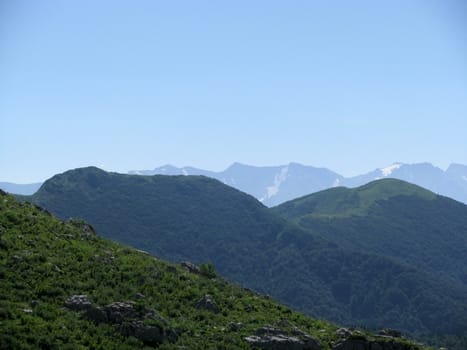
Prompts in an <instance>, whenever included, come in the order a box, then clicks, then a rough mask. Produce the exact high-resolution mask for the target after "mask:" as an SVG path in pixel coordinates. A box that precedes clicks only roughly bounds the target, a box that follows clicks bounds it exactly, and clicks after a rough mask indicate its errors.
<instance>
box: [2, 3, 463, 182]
mask: <svg viewBox="0 0 467 350" xmlns="http://www.w3.org/2000/svg"><path fill="white" fill-rule="evenodd" d="M466 4H467V2H465V1H462V0H457V1H455V0H442V1H441V0H438V1H432V0H423V1H419V0H411V1H407V0H391V1H369V0H368V1H360V0H354V1H343V0H342V1H339V0H335V1H327V0H323V1H318V0H315V1H313V0H307V1H305V0H303V1H296V0H287V1H285V0H284V1H274V0H267V1H253V0H248V1H243V0H236V1H203V0H199V1H191V0H190V1H188V0H187V1H182V0H174V1H156V0H154V1H144V0H135V1H118V0H112V1H110V0H109V1H106V0H102V1H94V0H93V1H87V0H80V1H78V0H70V1H62V0H56V1H52V0H42V1H33V0H15V1H5V0H3V1H2V0H0V132H1V134H0V181H10V182H15V183H30V182H37V181H44V180H46V179H47V178H49V177H51V176H53V175H54V174H56V173H60V172H63V171H66V170H68V169H72V168H77V167H83V166H89V165H94V166H98V167H100V168H102V169H105V170H109V171H118V172H127V171H129V170H135V169H153V168H155V167H158V166H161V165H164V164H172V165H175V166H195V167H198V168H204V169H207V170H214V171H220V170H223V169H225V168H226V167H228V166H229V165H230V164H231V163H233V162H240V163H245V164H250V165H258V166H262V165H281V164H287V163H289V162H299V163H302V164H305V165H313V166H320V167H327V168H329V169H332V170H333V171H336V172H338V173H340V174H342V175H345V176H351V175H356V174H359V173H363V172H367V171H370V170H373V169H375V168H378V167H383V166H387V165H389V164H391V163H394V162H404V163H417V162H431V163H432V164H434V165H436V166H439V167H441V168H442V169H445V168H446V167H447V166H448V165H449V164H450V163H462V164H467V5H466Z"/></svg>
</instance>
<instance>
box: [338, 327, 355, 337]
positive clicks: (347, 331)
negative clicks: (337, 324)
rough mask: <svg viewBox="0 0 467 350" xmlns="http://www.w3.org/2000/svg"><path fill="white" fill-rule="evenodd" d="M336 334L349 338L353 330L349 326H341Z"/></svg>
mask: <svg viewBox="0 0 467 350" xmlns="http://www.w3.org/2000/svg"><path fill="white" fill-rule="evenodd" d="M336 334H337V335H338V336H339V337H340V338H348V337H350V336H351V335H352V331H351V330H350V329H348V328H339V329H338V330H337V331H336Z"/></svg>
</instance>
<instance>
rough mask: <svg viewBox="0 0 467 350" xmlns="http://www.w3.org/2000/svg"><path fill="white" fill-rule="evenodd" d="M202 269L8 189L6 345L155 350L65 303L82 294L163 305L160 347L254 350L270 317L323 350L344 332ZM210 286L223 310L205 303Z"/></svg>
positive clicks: (2, 240)
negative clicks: (100, 233)
mask: <svg viewBox="0 0 467 350" xmlns="http://www.w3.org/2000/svg"><path fill="white" fill-rule="evenodd" d="M201 272H202V273H201V274H193V273H190V272H188V271H187V270H185V269H183V268H182V267H180V266H176V265H173V264H169V263H166V262H164V261H162V260H159V259H157V258H154V257H152V256H150V255H148V254H147V253H145V252H141V251H138V250H135V249H132V248H127V247H125V246H122V245H119V244H116V243H113V242H111V241H107V240H105V239H101V238H99V237H97V236H96V235H95V233H94V231H93V228H92V227H91V226H89V225H87V224H86V223H85V222H83V221H80V220H72V221H68V222H66V223H65V222H60V221H58V220H57V219H55V218H54V217H52V216H50V214H49V213H47V212H46V211H44V210H42V209H40V208H37V207H35V206H34V205H32V204H29V203H19V202H17V201H15V200H14V199H13V197H11V196H8V195H5V194H1V195H0V277H1V280H2V283H1V285H0V320H1V321H0V349H117V348H118V349H141V348H148V349H149V348H150V346H148V345H147V344H145V343H144V342H143V341H142V340H141V339H138V338H137V337H133V336H125V335H123V334H122V333H121V331H119V330H118V327H117V326H116V325H113V324H108V323H102V322H100V323H99V322H94V321H91V320H89V319H88V318H87V317H85V316H84V315H86V313H84V314H83V312H79V311H74V310H72V309H70V308H67V307H65V304H66V302H67V298H69V297H70V296H71V295H77V294H79V295H83V294H84V295H87V296H88V297H89V298H90V299H91V300H92V302H93V304H94V305H100V306H104V305H108V304H109V303H113V302H116V301H125V302H133V304H132V305H134V308H135V310H150V309H153V310H156V311H157V314H158V315H160V318H159V319H157V320H155V321H152V320H148V321H145V325H146V326H160V325H161V324H164V326H165V327H168V326H170V327H171V328H172V329H173V330H174V332H175V333H176V334H177V336H176V341H175V342H173V340H172V341H167V342H164V343H162V344H153V345H154V346H158V347H159V348H160V349H182V348H183V349H184V348H189V349H249V348H250V345H249V344H248V343H246V342H245V340H244V338H245V337H247V336H250V335H252V334H253V333H254V332H255V330H257V329H258V328H260V327H264V326H266V325H272V326H276V327H281V329H283V330H284V331H292V330H294V329H295V327H298V328H299V329H300V330H301V331H304V332H306V333H308V334H310V335H312V336H313V337H315V338H316V339H318V340H319V341H320V343H321V345H322V347H323V349H330V348H331V346H332V344H334V343H335V342H336V341H337V340H338V336H337V334H336V329H337V327H336V326H335V325H332V324H330V323H327V322H324V321H320V320H314V319H311V318H308V317H305V316H304V315H302V314H300V313H297V312H294V311H292V310H290V309H289V308H287V307H285V306H282V305H280V304H277V303H275V302H274V301H272V300H271V299H270V298H269V297H267V296H262V295H259V294H256V293H254V292H252V291H248V290H245V289H244V288H242V287H240V286H236V285H233V284H230V283H227V282H226V281H225V280H223V279H222V278H219V277H215V278H210V277H213V276H214V275H215V272H214V269H213V266H212V265H209V264H205V265H202V266H201ZM206 273H207V274H208V276H206ZM207 294H209V295H210V296H211V297H212V299H213V300H215V302H216V304H217V307H218V309H219V311H218V312H212V311H210V310H207V309H203V308H199V307H197V304H198V303H199V300H200V299H202V298H203V296H206V295H207ZM158 317H159V316H158ZM167 325H168V326H167ZM232 325H233V326H232ZM365 337H366V338H368V339H372V338H373V337H372V336H371V335H368V334H367V335H365ZM408 344H409V347H410V348H413V349H419V347H417V346H414V345H413V344H412V345H410V343H408Z"/></svg>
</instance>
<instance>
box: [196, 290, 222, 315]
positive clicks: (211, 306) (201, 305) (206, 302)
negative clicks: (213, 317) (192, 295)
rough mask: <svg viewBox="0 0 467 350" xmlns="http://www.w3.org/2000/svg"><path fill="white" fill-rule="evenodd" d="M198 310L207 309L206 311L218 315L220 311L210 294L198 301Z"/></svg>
mask: <svg viewBox="0 0 467 350" xmlns="http://www.w3.org/2000/svg"><path fill="white" fill-rule="evenodd" d="M196 308H197V309H205V310H208V311H211V312H214V313H218V312H219V311H220V310H219V307H218V306H217V304H216V302H215V301H214V299H213V298H212V296H211V295H209V294H206V295H205V296H204V297H202V298H201V299H200V300H198V302H197V303H196Z"/></svg>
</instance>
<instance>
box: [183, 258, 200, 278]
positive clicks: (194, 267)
mask: <svg viewBox="0 0 467 350" xmlns="http://www.w3.org/2000/svg"><path fill="white" fill-rule="evenodd" d="M180 266H181V267H183V268H184V269H186V270H187V271H188V272H190V273H194V274H197V275H199V274H201V269H200V268H199V267H198V266H197V265H195V264H193V263H191V262H189V261H182V262H181V263H180Z"/></svg>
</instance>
